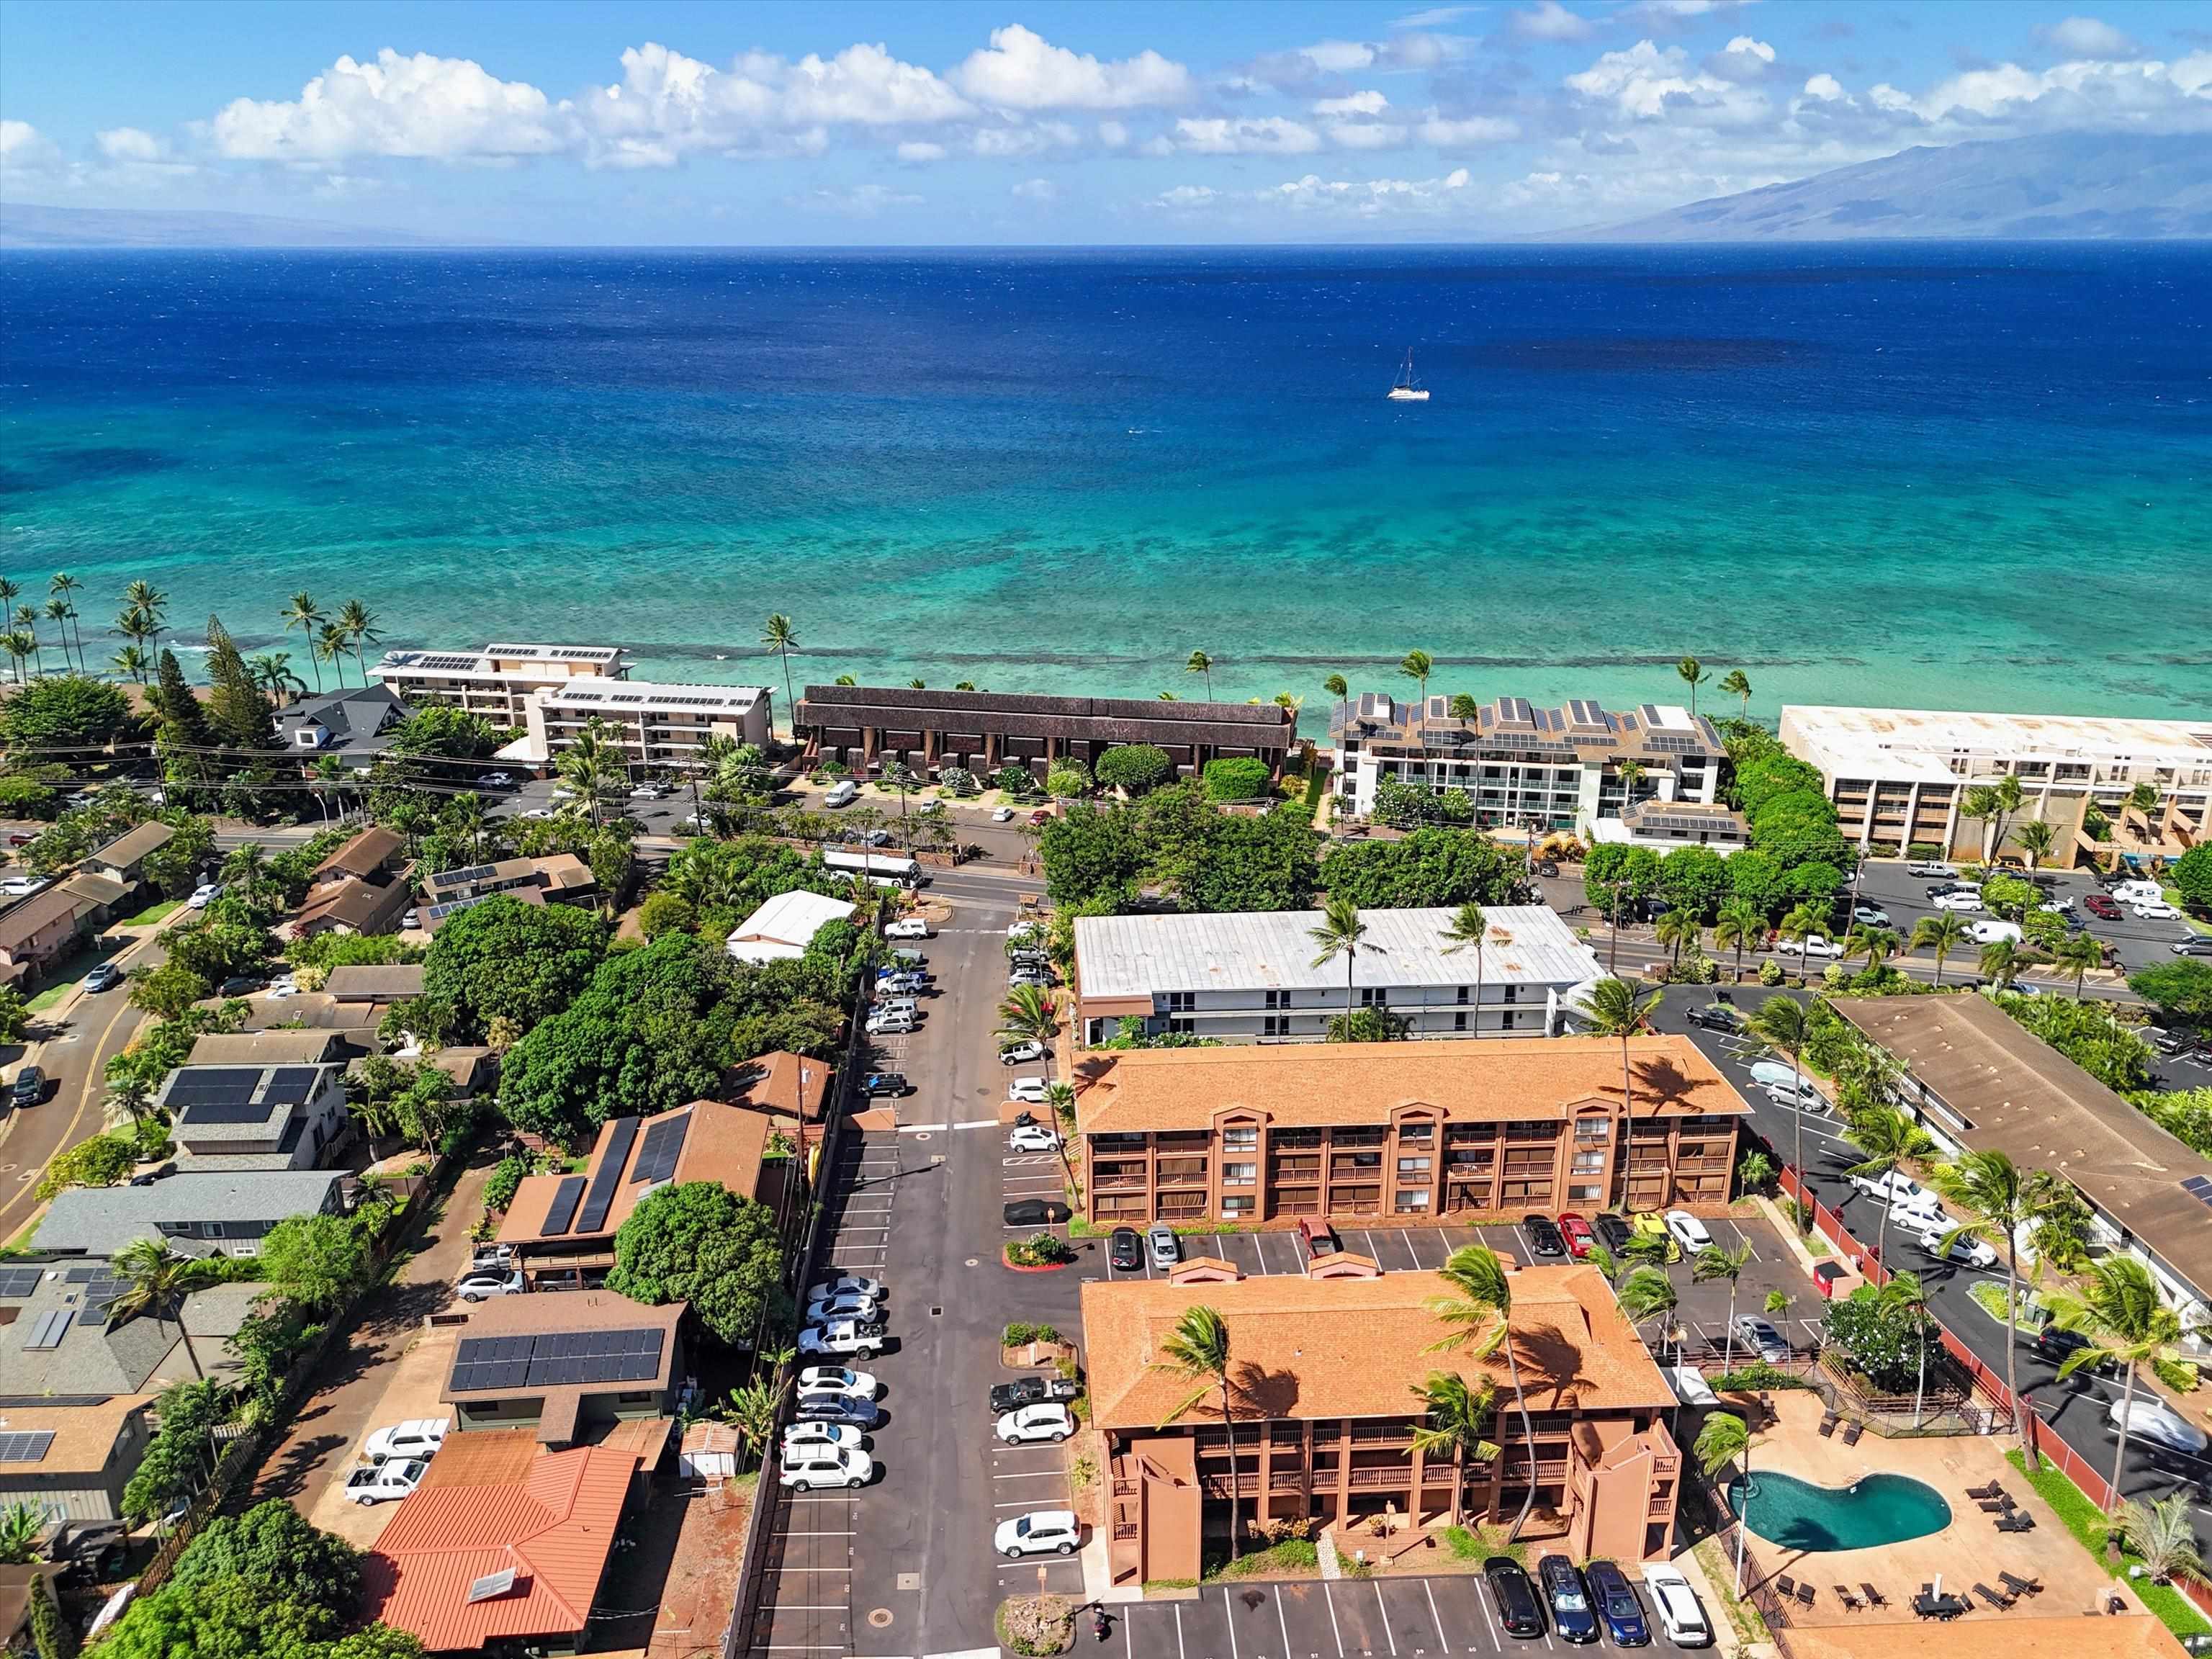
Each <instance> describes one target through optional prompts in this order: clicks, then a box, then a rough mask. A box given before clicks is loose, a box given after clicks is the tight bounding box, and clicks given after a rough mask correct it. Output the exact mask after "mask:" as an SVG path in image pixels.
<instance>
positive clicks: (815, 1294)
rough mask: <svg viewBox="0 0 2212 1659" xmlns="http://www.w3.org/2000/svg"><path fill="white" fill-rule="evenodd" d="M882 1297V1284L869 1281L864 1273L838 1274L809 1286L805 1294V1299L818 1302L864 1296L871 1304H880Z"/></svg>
mask: <svg viewBox="0 0 2212 1659" xmlns="http://www.w3.org/2000/svg"><path fill="white" fill-rule="evenodd" d="M831 1296H864V1297H867V1298H868V1300H870V1301H871V1302H881V1301H882V1300H883V1299H884V1282H883V1280H881V1279H870V1278H868V1277H867V1276H866V1274H864V1273H839V1274H837V1275H836V1277H835V1278H832V1279H823V1280H822V1282H821V1283H819V1284H818V1285H813V1286H811V1288H810V1289H809V1290H808V1291H807V1292H806V1299H807V1300H808V1301H810V1302H818V1301H820V1300H821V1299H822V1298H823V1297H831Z"/></svg>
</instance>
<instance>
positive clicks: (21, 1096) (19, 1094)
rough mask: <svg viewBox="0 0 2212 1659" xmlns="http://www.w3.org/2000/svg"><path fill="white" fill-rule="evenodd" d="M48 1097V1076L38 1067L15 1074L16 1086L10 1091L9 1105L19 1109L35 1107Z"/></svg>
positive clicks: (25, 1068)
mask: <svg viewBox="0 0 2212 1659" xmlns="http://www.w3.org/2000/svg"><path fill="white" fill-rule="evenodd" d="M45 1098H46V1073H45V1072H43V1071H41V1070H40V1068H39V1067H38V1066H24V1067H23V1068H22V1069H21V1071H19V1072H17V1073H15V1087H14V1088H12V1089H10V1090H9V1091H8V1100H9V1104H11V1105H13V1106H15V1107H17V1108H19V1109H20V1108H21V1107H25V1106H35V1105H37V1104H38V1103H40V1101H42V1100H44V1099H45Z"/></svg>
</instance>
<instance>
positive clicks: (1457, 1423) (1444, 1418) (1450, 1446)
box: [1413, 1370, 1498, 1526]
mask: <svg viewBox="0 0 2212 1659" xmlns="http://www.w3.org/2000/svg"><path fill="white" fill-rule="evenodd" d="M1413 1398H1414V1399H1416V1400H1418V1401H1420V1402H1421V1410H1422V1413H1423V1420H1422V1421H1421V1422H1419V1423H1418V1424H1416V1425H1414V1427H1413V1449H1414V1450H1416V1451H1418V1452H1419V1453H1420V1454H1421V1455H1422V1456H1423V1457H1425V1458H1437V1457H1448V1458H1449V1459H1450V1460H1451V1466H1452V1511H1451V1518H1452V1524H1453V1525H1454V1526H1458V1525H1460V1524H1462V1522H1464V1520H1465V1518H1466V1516H1467V1471H1468V1465H1469V1464H1470V1463H1489V1462H1495V1461H1496V1460H1497V1458H1498V1443H1497V1442H1496V1441H1494V1440H1486V1439H1484V1438H1483V1432H1482V1431H1484V1430H1485V1429H1486V1428H1487V1427H1489V1426H1490V1422H1491V1419H1492V1417H1493V1416H1494V1415H1495V1414H1496V1407H1497V1402H1498V1390H1497V1389H1496V1387H1495V1386H1493V1385H1492V1384H1491V1383H1469V1382H1468V1380H1467V1378H1465V1377H1464V1376H1461V1375H1460V1374H1459V1373H1458V1372H1457V1371H1443V1370H1437V1371H1431V1372H1430V1373H1429V1374H1428V1376H1427V1378H1426V1379H1425V1381H1423V1382H1422V1383H1419V1385H1418V1386H1416V1387H1415V1388H1414V1389H1413Z"/></svg>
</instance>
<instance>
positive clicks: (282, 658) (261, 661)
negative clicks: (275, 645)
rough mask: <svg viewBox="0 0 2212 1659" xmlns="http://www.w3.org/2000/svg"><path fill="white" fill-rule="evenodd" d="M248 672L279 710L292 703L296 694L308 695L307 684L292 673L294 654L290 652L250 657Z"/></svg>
mask: <svg viewBox="0 0 2212 1659" xmlns="http://www.w3.org/2000/svg"><path fill="white" fill-rule="evenodd" d="M246 672H247V673H248V674H249V675H251V676H252V678H253V681H254V683H255V684H258V686H260V688H261V689H262V690H264V691H266V692H267V693H268V694H269V701H270V702H271V703H272V704H274V705H275V706H276V708H283V706H284V705H285V704H286V703H288V702H291V700H292V695H293V693H295V692H297V693H299V694H300V695H301V696H306V695H307V681H305V680H303V679H301V678H300V677H299V676H298V675H297V674H295V673H294V672H293V671H292V653H290V652H289V651H264V652H263V653H260V654H259V655H258V656H254V657H248V658H247V659H246ZM316 678H321V677H320V676H319V675H318V676H317V677H316Z"/></svg>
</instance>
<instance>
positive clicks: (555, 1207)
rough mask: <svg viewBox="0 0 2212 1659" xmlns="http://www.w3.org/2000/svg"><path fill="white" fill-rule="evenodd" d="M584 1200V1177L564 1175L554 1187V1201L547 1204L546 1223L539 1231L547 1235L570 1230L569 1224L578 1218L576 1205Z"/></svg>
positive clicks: (552, 1235) (551, 1235)
mask: <svg viewBox="0 0 2212 1659" xmlns="http://www.w3.org/2000/svg"><path fill="white" fill-rule="evenodd" d="M583 1201H584V1177H583V1176H562V1177H561V1184H560V1185H559V1186H558V1187H556V1188H554V1189H553V1201H552V1202H551V1203H550V1204H549V1205H547V1206H545V1225H544V1226H542V1227H540V1228H539V1229H538V1232H539V1233H540V1234H542V1235H544V1237H549V1238H550V1237H554V1236H555V1235H556V1234H560V1233H565V1232H567V1231H568V1224H569V1223H570V1222H572V1221H574V1219H575V1218H576V1206H578V1205H579V1204H580V1203H582V1202H583Z"/></svg>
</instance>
